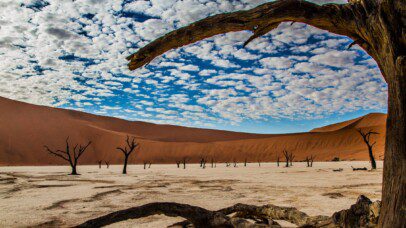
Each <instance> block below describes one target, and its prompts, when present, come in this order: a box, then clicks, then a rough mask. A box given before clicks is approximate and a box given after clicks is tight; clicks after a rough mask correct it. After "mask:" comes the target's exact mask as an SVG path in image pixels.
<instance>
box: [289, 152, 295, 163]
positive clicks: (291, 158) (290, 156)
mask: <svg viewBox="0 0 406 228" xmlns="http://www.w3.org/2000/svg"><path fill="white" fill-rule="evenodd" d="M293 159H295V155H294V154H293V153H292V152H290V153H289V162H290V166H293Z"/></svg>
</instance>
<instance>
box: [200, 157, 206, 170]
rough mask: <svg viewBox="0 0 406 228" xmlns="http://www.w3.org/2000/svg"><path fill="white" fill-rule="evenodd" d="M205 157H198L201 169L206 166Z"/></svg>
mask: <svg viewBox="0 0 406 228" xmlns="http://www.w3.org/2000/svg"><path fill="white" fill-rule="evenodd" d="M206 162H207V161H206V159H205V158H201V159H200V167H202V168H203V169H205V168H206Z"/></svg>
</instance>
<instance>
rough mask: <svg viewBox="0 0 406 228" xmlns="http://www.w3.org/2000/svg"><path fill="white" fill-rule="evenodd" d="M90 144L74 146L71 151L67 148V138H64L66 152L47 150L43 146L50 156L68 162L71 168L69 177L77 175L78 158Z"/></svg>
mask: <svg viewBox="0 0 406 228" xmlns="http://www.w3.org/2000/svg"><path fill="white" fill-rule="evenodd" d="M91 143H92V142H91V141H89V142H88V143H87V144H86V145H85V146H82V145H79V144H76V145H75V146H74V147H73V150H72V149H71V148H70V146H69V137H67V138H66V150H65V151H63V150H51V149H49V147H48V146H44V147H45V149H46V150H47V151H48V152H49V153H50V154H52V155H55V156H57V157H59V158H62V159H63V160H65V161H67V162H69V165H70V166H71V168H72V172H71V175H78V173H77V171H76V166H77V164H78V160H79V158H80V156H82V154H83V153H84V152H85V151H86V149H87V147H88V146H89V145H90V144H91Z"/></svg>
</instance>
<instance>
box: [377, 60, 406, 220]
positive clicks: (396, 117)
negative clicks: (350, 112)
mask: <svg viewBox="0 0 406 228" xmlns="http://www.w3.org/2000/svg"><path fill="white" fill-rule="evenodd" d="M405 58H406V57H405V56H399V57H398V58H397V61H396V65H395V64H394V65H395V69H388V71H387V72H391V73H393V74H387V76H389V77H390V80H387V81H388V118H387V121H386V145H385V158H384V169H383V186H382V209H381V210H382V211H381V218H380V226H381V227H402V226H404V225H405V224H404V223H405V218H406V177H405V176H406V143H405V139H406V123H405V122H406V120H405V118H406V113H405V110H406V107H405V106H406V74H405V69H406V67H405V65H406V61H405Z"/></svg>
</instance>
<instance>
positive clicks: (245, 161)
mask: <svg viewBox="0 0 406 228" xmlns="http://www.w3.org/2000/svg"><path fill="white" fill-rule="evenodd" d="M244 167H247V159H245V160H244Z"/></svg>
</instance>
